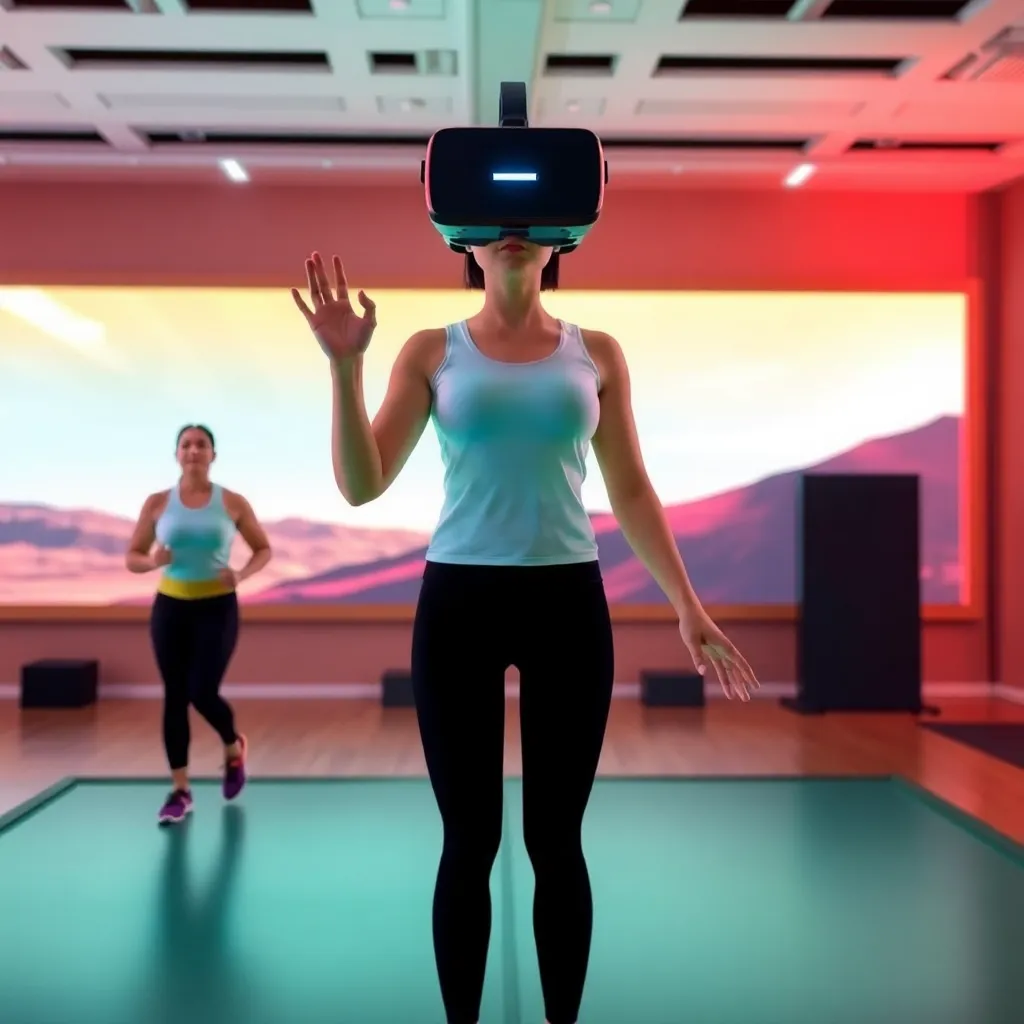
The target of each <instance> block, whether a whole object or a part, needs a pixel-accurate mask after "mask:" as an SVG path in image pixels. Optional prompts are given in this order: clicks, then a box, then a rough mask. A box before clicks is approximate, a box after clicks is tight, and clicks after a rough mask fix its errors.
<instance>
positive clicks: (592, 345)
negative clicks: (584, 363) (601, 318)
mask: <svg viewBox="0 0 1024 1024" xmlns="http://www.w3.org/2000/svg"><path fill="white" fill-rule="evenodd" d="M579 332H580V337H581V338H582V339H583V347H584V348H585V349H586V350H587V355H589V356H590V358H591V359H592V360H593V361H594V365H595V366H596V367H597V369H598V371H599V372H600V374H601V378H602V380H607V379H608V378H609V377H610V376H611V375H612V374H613V373H614V372H615V370H616V369H617V368H618V367H619V366H620V365H621V363H622V358H623V356H622V347H621V346H620V345H619V343H618V342H617V341H616V340H615V338H613V337H612V336H611V335H610V334H608V333H607V332H606V331H595V330H591V329H590V328H588V327H580V328H579Z"/></svg>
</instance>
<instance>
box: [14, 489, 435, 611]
mask: <svg viewBox="0 0 1024 1024" xmlns="http://www.w3.org/2000/svg"><path fill="white" fill-rule="evenodd" d="M133 526H134V522H133V521H132V520H131V519H127V518H125V517H123V516H116V515H109V514H107V513H105V512H96V511H93V510H91V509H65V508H53V507H51V506H48V505H35V504H0V603H5V604H80V603H84V604H92V603H99V604H110V603H119V602H122V601H130V602H132V603H134V602H136V601H148V600H149V599H150V597H151V595H152V592H153V582H154V581H153V577H152V576H132V575H131V574H130V573H129V572H127V571H126V570H125V568H124V552H125V547H126V546H127V544H128V539H129V537H130V536H131V532H132V528H133ZM264 526H265V528H266V530H267V533H268V534H269V536H270V542H271V544H272V545H273V546H274V553H275V557H274V560H273V561H272V562H271V564H270V566H269V567H268V568H267V570H266V572H265V574H264V575H263V577H262V581H264V585H266V584H267V583H269V585H271V586H273V585H274V584H275V583H277V582H280V581H283V580H289V579H294V578H297V577H298V578H304V577H307V576H312V575H316V574H317V573H321V572H324V571H325V570H328V569H333V568H336V567H337V566H339V565H352V564H365V563H367V562H374V561H376V560H379V559H382V558H388V557H391V556H393V555H395V554H398V553H401V552H407V551H410V550H420V549H422V547H423V545H424V544H425V543H426V540H427V537H426V535H425V534H423V533H421V532H418V531H415V530H374V529H362V528H355V527H347V526H338V525H336V524H333V523H320V522H311V521H308V520H304V519H298V518H289V519H282V520H279V521H276V522H267V523H264ZM235 557H236V562H235V564H241V561H242V560H243V559H244V558H245V557H246V556H245V545H244V543H243V542H242V541H241V540H239V541H238V542H237V546H236V556H235ZM254 582H255V581H254Z"/></svg>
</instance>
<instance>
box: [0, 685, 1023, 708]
mask: <svg viewBox="0 0 1024 1024" xmlns="http://www.w3.org/2000/svg"><path fill="white" fill-rule="evenodd" d="M706 689H707V697H708V700H716V699H722V698H723V694H722V689H721V687H720V686H719V685H718V684H717V683H708V684H707V688H706ZM222 692H223V694H224V696H225V697H226V698H228V699H229V700H253V699H256V700H380V692H381V687H380V683H228V684H226V685H225V686H224V689H223V691H222ZM18 694H19V686H18V684H17V683H0V700H17V699H18ZM162 694H163V688H162V687H161V686H160V684H159V683H107V684H106V685H101V686H100V698H101V699H106V700H158V699H159V698H160V697H161V695H162ZM505 695H506V696H507V697H510V698H512V699H515V698H517V697H518V696H519V685H518V684H517V683H510V684H508V685H507V686H506V687H505ZM614 696H615V698H616V699H619V700H622V699H627V700H638V699H639V697H640V684H639V683H616V684H615V691H614ZM794 696H796V684H795V683H762V684H761V688H760V689H759V690H758V691H757V692H756V695H755V697H756V699H760V700H765V699H769V700H778V699H780V698H782V697H794ZM924 697H925V699H926V700H950V699H956V698H971V697H974V698H979V697H996V698H1001V699H1003V700H1008V701H1012V702H1013V703H1017V704H1024V689H1020V688H1018V687H1014V686H1005V685H1003V684H1002V683H996V684H991V683H927V684H925V687H924Z"/></svg>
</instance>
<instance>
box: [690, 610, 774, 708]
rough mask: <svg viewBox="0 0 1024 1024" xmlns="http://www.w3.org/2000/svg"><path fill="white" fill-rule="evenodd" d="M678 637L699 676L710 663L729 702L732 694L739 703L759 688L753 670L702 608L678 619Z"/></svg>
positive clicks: (747, 698)
mask: <svg viewBox="0 0 1024 1024" xmlns="http://www.w3.org/2000/svg"><path fill="white" fill-rule="evenodd" d="M679 635H680V636H681V637H682V640H683V643H684V644H686V649H687V650H688V651H689V652H690V657H691V658H692V659H693V664H694V666H695V667H696V669H697V671H698V672H699V673H700V674H701V675H704V674H705V673H706V672H707V667H708V664H709V663H710V664H711V665H712V666H713V667H714V670H715V675H716V676H718V682H719V683H720V684H721V686H722V691H723V692H724V693H725V695H726V697H728V698H729V699H730V700H731V699H732V697H733V694H735V695H736V696H737V697H739V699H740V700H750V691H751V690H756V689H757V688H758V687H759V686H760V685H761V684H760V683H759V682H758V681H757V677H756V676H755V675H754V670H753V669H752V668H751V667H750V666H749V665H748V664H747V660H746V658H744V657H743V655H742V654H740V652H739V651H738V650H737V648H736V645H735V644H734V643H733V642H732V641H731V640H730V639H729V638H728V637H727V636H726V635H725V634H724V633H723V632H722V631H721V630H720V629H719V628H718V627H717V626H716V625H715V624H714V622H712V621H711V616H710V615H708V613H707V612H706V611H704V609H703V608H701V607H700V606H697V607H696V608H693V609H692V610H689V611H687V612H686V613H685V614H683V615H681V616H680V617H679Z"/></svg>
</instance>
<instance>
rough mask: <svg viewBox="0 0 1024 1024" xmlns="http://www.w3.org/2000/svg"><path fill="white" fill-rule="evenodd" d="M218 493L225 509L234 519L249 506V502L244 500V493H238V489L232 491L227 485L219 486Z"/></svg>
mask: <svg viewBox="0 0 1024 1024" xmlns="http://www.w3.org/2000/svg"><path fill="white" fill-rule="evenodd" d="M220 495H221V500H222V501H223V502H224V508H225V510H226V511H227V512H228V514H229V515H231V516H232V517H234V518H235V519H237V518H238V517H239V516H240V515H241V514H242V513H243V512H245V511H246V510H247V509H248V508H249V502H248V501H247V500H246V498H245V495H243V494H239V493H238V491H232V490H230V489H229V488H227V487H223V486H221V488H220Z"/></svg>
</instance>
